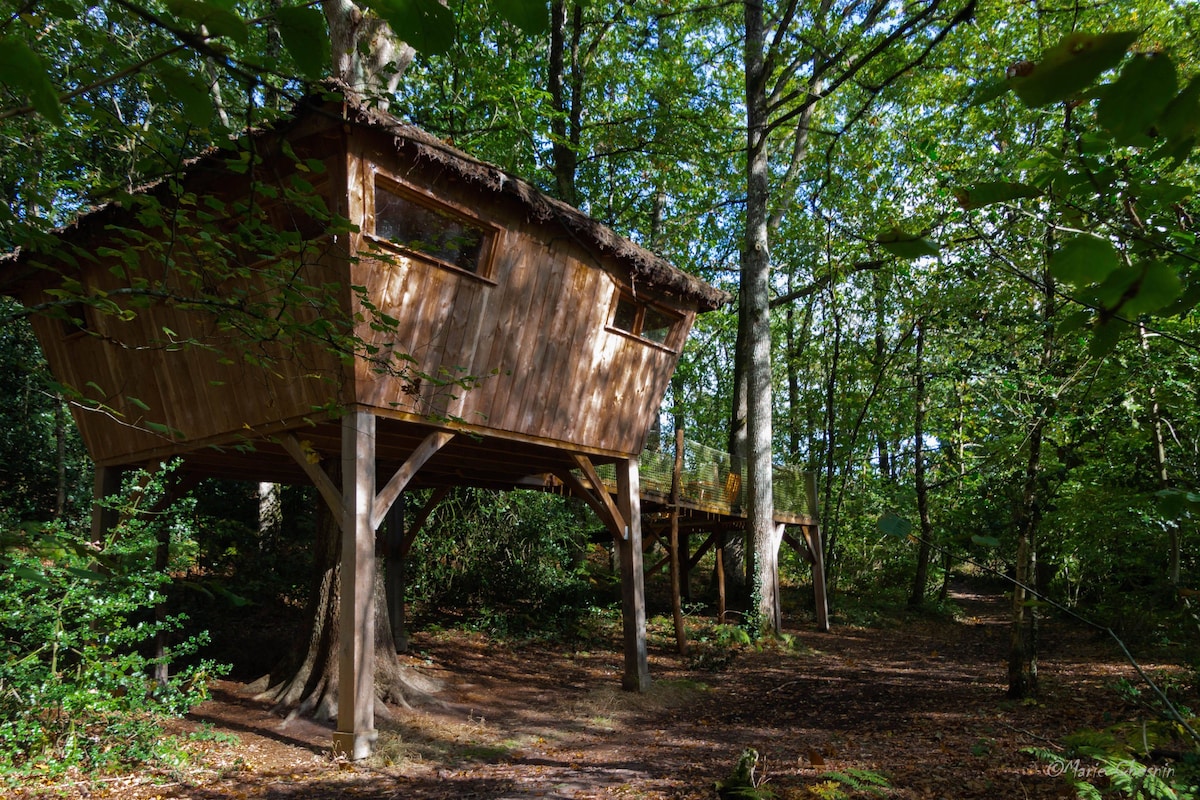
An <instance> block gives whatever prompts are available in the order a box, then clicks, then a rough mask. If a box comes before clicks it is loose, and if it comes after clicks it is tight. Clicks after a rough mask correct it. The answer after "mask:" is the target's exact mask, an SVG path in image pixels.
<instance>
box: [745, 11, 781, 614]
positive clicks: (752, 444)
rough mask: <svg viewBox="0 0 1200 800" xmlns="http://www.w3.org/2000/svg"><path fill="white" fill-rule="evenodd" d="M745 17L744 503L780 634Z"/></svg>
mask: <svg viewBox="0 0 1200 800" xmlns="http://www.w3.org/2000/svg"><path fill="white" fill-rule="evenodd" d="M745 19H746V116H747V132H746V244H745V248H744V250H743V251H742V275H741V304H740V309H739V310H740V313H741V315H742V319H743V320H745V325H744V329H745V331H746V334H747V335H746V337H745V339H746V340H745V342H743V343H742V344H743V347H744V348H745V350H744V355H743V363H744V364H745V365H746V389H747V403H746V444H747V447H746V467H747V469H746V484H747V491H746V499H747V528H748V530H749V538H750V544H751V548H752V549H751V553H750V557H751V564H752V574H753V582H752V591H753V593H754V600H755V602H756V608H754V609H752V613H753V614H755V615H756V616H757V627H759V628H761V629H762V630H764V631H766V632H771V633H776V634H778V633H780V631H781V628H782V618H781V616H780V608H779V564H778V561H779V543H780V540H781V539H782V529H781V528H780V527H779V526H777V525H776V524H775V518H774V517H775V508H774V497H773V488H774V487H773V485H772V474H771V440H772V419H771V412H772V408H771V405H772V393H771V324H770V291H771V287H770V275H771V250H770V242H769V236H768V202H769V199H770V183H769V179H770V176H769V166H770V165H769V152H768V148H767V132H768V126H767V122H768V107H767V92H766V87H767V80H768V77H769V76H768V75H767V70H766V58H765V52H764V51H765V48H766V27H765V15H764V12H763V7H762V3H761V2H760V0H747V2H746V4H745Z"/></svg>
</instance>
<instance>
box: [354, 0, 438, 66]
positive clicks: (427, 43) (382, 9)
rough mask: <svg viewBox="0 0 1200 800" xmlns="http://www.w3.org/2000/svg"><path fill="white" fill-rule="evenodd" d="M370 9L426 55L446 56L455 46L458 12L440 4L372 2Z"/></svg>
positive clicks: (406, 0) (411, 0)
mask: <svg viewBox="0 0 1200 800" xmlns="http://www.w3.org/2000/svg"><path fill="white" fill-rule="evenodd" d="M367 5H368V6H370V8H371V9H372V10H373V11H374V12H375V13H376V14H378V15H379V16H381V17H383V18H384V19H385V20H386V21H387V24H388V25H390V26H391V28H392V31H393V32H394V33H395V34H396V36H398V37H399V38H400V39H403V40H404V41H405V42H407V43H408V44H409V45H411V46H412V47H414V48H415V49H417V50H420V51H421V52H422V53H425V54H436V53H444V52H446V51H447V50H449V49H450V48H451V46H453V44H454V12H452V11H451V10H450V9H448V8H446V7H445V6H444V5H442V4H441V3H440V2H438V0H369V2H368V3H367Z"/></svg>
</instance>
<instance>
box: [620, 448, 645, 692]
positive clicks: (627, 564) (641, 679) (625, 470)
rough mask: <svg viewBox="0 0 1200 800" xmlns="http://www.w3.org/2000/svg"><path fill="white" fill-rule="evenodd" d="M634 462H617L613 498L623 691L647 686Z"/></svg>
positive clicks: (638, 500) (639, 515)
mask: <svg viewBox="0 0 1200 800" xmlns="http://www.w3.org/2000/svg"><path fill="white" fill-rule="evenodd" d="M639 491H640V481H639V478H638V461H637V459H636V458H629V459H626V460H625V461H621V462H617V499H618V502H619V504H620V511H621V516H623V517H624V518H625V521H626V535H625V536H624V537H622V538H621V539H618V540H617V543H616V546H617V548H618V549H619V550H620V553H621V604H622V617H623V619H624V630H625V636H624V640H625V675H624V677H623V678H622V680H621V686H622V687H623V688H624V689H625V690H626V691H631V692H644V691H646V690H648V689H649V688H650V664H649V661H648V660H647V653H646V587H645V583H644V580H643V578H644V576H643V574H642V508H641V503H642V501H641V496H640V494H639Z"/></svg>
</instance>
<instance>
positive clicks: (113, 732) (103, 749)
mask: <svg viewBox="0 0 1200 800" xmlns="http://www.w3.org/2000/svg"><path fill="white" fill-rule="evenodd" d="M166 521H167V520H166V518H165V517H164V518H160V519H157V520H154V521H153V524H152V523H151V522H148V521H146V520H144V519H139V518H137V517H132V518H129V519H128V521H126V522H124V523H122V524H121V525H119V526H118V527H117V528H116V529H114V531H113V532H112V535H111V537H110V540H109V541H108V542H105V543H102V544H101V545H100V546H97V545H96V544H94V543H90V542H88V541H87V540H86V539H85V538H84V537H83V536H82V535H79V534H78V533H76V532H74V531H71V530H68V529H65V528H63V527H56V526H47V527H44V528H42V529H41V530H38V531H35V532H34V533H32V535H18V534H17V532H15V531H12V530H10V531H9V532H8V534H7V538H6V542H5V545H6V546H5V548H4V550H3V553H2V554H0V637H2V638H3V649H4V658H3V661H2V663H0V771H2V772H3V773H5V776H6V779H7V780H8V781H9V782H10V783H11V782H12V781H14V780H16V781H20V776H21V775H23V774H26V775H27V774H30V773H31V772H34V771H36V773H37V774H38V775H40V776H47V775H53V774H60V773H62V772H64V771H67V770H71V769H79V770H83V771H86V772H94V771H105V770H110V769H114V768H117V767H124V768H128V767H129V766H131V765H136V764H141V763H145V762H147V761H154V760H157V759H159V758H161V757H164V756H166V755H167V753H166V750H167V749H169V747H170V745H169V744H166V743H164V741H163V740H162V738H161V728H160V722H161V721H162V720H163V719H164V717H166V716H174V715H181V714H183V713H185V712H186V711H188V710H189V709H190V708H191V707H192V706H193V705H195V704H196V703H197V702H199V701H200V700H202V699H204V697H205V693H206V682H207V680H208V679H209V678H211V677H213V676H214V675H216V674H218V673H219V672H220V671H221V669H220V668H218V667H217V666H216V665H214V664H212V663H211V662H206V661H201V662H199V663H196V664H194V665H193V666H191V667H189V668H187V669H184V670H182V671H180V672H177V673H176V674H174V675H171V676H170V677H169V679H167V680H166V681H165V682H162V683H159V682H158V681H155V680H154V679H153V678H152V673H153V668H154V667H155V665H156V664H157V663H158V662H157V661H156V660H155V659H154V658H153V647H152V645H153V642H154V639H155V636H156V634H157V633H158V632H159V631H170V632H172V633H176V634H177V632H178V631H179V630H181V627H182V623H183V620H182V619H181V618H179V617H165V618H161V619H156V615H155V613H154V607H155V605H156V604H157V603H158V602H159V601H160V600H161V599H162V596H163V591H164V585H165V583H166V582H167V581H169V578H168V577H167V576H166V575H164V574H162V573H161V572H159V571H157V570H156V569H155V547H156V540H157V527H156V525H157V524H159V523H162V522H166ZM203 641H204V635H203V634H193V635H190V636H184V637H183V638H182V641H178V642H176V643H174V644H173V646H172V647H170V648H169V649H168V650H167V653H166V655H165V656H164V658H163V660H164V661H167V662H173V661H174V660H175V659H178V658H180V657H183V656H187V655H189V654H191V653H194V652H195V650H196V649H197V648H198V647H199V646H200V645H201V644H202V643H203Z"/></svg>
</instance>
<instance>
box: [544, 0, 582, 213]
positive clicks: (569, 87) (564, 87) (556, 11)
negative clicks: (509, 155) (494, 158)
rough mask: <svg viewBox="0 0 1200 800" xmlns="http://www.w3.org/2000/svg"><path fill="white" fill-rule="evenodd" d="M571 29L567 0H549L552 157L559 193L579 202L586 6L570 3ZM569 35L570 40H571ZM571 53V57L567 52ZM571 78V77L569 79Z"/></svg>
mask: <svg viewBox="0 0 1200 800" xmlns="http://www.w3.org/2000/svg"><path fill="white" fill-rule="evenodd" d="M570 16H571V25H570V28H569V29H568V25H567V17H568V8H567V1H566V0H552V2H551V3H550V61H549V75H548V76H547V77H548V83H549V85H550V102H551V104H552V105H553V108H554V116H553V117H551V119H550V133H551V136H552V137H553V138H552V143H551V160H552V168H553V171H554V184H555V187H556V188H557V191H558V197H559V199H560V200H562V201H563V202H565V203H569V204H570V205H577V204H578V202H579V197H578V192H577V191H576V188H575V175H576V173H577V172H578V168H579V136H580V130H581V127H582V120H583V108H582V94H583V83H582V82H583V77H582V75H581V73H580V64H579V41H580V35H581V32H582V29H583V6H582V5H580V4H579V3H571V8H570ZM568 37H569V41H568ZM568 53H569V54H570V58H569V59H568V57H567V55H568ZM568 79H569V80H568Z"/></svg>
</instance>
